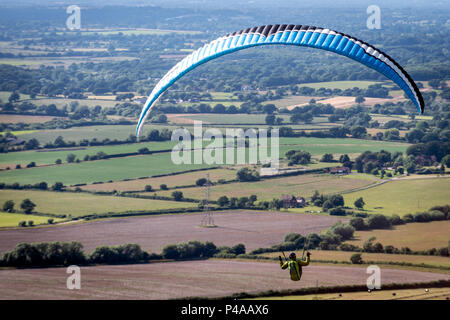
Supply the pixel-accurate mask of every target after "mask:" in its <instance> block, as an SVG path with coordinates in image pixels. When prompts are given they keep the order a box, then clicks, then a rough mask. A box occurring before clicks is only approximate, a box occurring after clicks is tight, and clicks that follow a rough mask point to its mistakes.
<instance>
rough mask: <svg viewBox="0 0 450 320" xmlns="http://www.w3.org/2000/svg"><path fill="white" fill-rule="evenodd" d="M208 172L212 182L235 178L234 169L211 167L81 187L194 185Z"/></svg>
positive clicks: (108, 189)
mask: <svg viewBox="0 0 450 320" xmlns="http://www.w3.org/2000/svg"><path fill="white" fill-rule="evenodd" d="M207 173H209V175H210V176H209V178H210V180H211V181H213V182H217V180H219V179H225V180H233V179H235V178H236V171H234V170H228V169H213V170H202V171H196V172H187V173H184V174H179V175H173V176H164V177H157V178H148V179H138V180H130V181H117V182H111V183H102V184H90V185H87V186H83V187H81V188H82V189H84V190H98V191H113V190H117V191H136V190H144V189H145V186H146V185H150V186H152V187H153V189H159V186H160V185H161V184H166V185H167V186H168V187H169V188H173V187H177V186H187V185H195V182H196V181H197V180H198V179H200V178H206V174H207Z"/></svg>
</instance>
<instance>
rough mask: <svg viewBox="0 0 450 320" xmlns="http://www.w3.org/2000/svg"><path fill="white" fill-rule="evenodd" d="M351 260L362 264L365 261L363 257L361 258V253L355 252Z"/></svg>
mask: <svg viewBox="0 0 450 320" xmlns="http://www.w3.org/2000/svg"><path fill="white" fill-rule="evenodd" d="M350 261H351V262H352V263H353V264H362V263H363V259H362V258H361V253H355V254H353V255H352V256H351V257H350Z"/></svg>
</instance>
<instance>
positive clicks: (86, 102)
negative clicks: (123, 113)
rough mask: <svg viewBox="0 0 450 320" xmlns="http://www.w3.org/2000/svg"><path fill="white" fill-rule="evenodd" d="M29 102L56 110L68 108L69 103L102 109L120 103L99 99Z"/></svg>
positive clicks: (60, 99) (56, 99)
mask: <svg viewBox="0 0 450 320" xmlns="http://www.w3.org/2000/svg"><path fill="white" fill-rule="evenodd" d="M28 101H29V102H31V103H33V104H35V105H37V106H42V105H49V104H54V105H56V107H58V108H62V107H63V106H65V105H67V106H69V105H70V103H71V102H78V103H79V105H80V106H88V107H92V108H93V107H95V106H97V105H98V106H101V107H102V108H112V107H114V106H115V105H116V104H117V103H120V101H114V100H100V99H67V98H39V99H29V100H28Z"/></svg>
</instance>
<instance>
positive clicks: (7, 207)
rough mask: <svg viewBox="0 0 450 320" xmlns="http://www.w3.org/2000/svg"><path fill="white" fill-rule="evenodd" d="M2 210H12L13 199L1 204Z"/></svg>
mask: <svg viewBox="0 0 450 320" xmlns="http://www.w3.org/2000/svg"><path fill="white" fill-rule="evenodd" d="M3 211H5V212H14V201H12V200H8V201H6V202H5V203H4V204H3Z"/></svg>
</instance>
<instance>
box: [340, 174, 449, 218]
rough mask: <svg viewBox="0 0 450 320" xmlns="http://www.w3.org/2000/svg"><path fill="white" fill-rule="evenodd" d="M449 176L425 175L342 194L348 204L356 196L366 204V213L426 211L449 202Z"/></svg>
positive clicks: (390, 213) (401, 213) (399, 213)
mask: <svg viewBox="0 0 450 320" xmlns="http://www.w3.org/2000/svg"><path fill="white" fill-rule="evenodd" d="M449 190H450V179H448V178H435V179H433V178H424V179H404V180H396V181H395V180H394V181H389V182H387V183H385V184H382V185H380V186H377V187H374V188H369V189H366V190H362V191H357V192H352V193H348V194H344V200H345V203H346V204H347V205H350V206H353V203H354V201H355V200H356V199H358V198H359V197H363V199H364V202H365V203H366V205H365V207H364V209H365V210H367V212H368V213H383V214H388V215H392V214H398V215H400V216H402V215H405V214H407V213H415V212H420V211H427V210H429V209H430V208H431V207H433V206H436V205H445V204H448V203H450V199H449Z"/></svg>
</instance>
